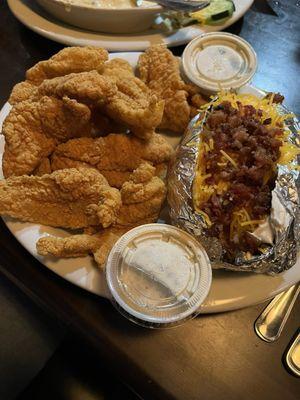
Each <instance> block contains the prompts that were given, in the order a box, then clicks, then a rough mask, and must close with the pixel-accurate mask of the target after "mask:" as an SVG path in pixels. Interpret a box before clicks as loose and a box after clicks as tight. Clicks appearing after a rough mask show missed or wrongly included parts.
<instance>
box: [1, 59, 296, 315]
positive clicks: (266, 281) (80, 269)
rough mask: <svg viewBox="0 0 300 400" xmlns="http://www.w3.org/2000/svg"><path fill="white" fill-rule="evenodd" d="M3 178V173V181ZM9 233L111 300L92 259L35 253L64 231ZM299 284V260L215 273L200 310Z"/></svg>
mask: <svg viewBox="0 0 300 400" xmlns="http://www.w3.org/2000/svg"><path fill="white" fill-rule="evenodd" d="M139 55H140V53H116V54H111V55H110V58H115V57H121V58H124V59H126V60H127V61H129V62H130V63H131V65H132V66H136V64H137V60H138V57H139ZM242 91H243V92H246V93H252V94H255V95H257V96H260V95H262V92H261V91H260V90H259V89H257V88H255V87H253V86H250V85H248V86H245V87H244V88H243V90H242ZM10 108H11V106H10V105H9V104H8V103H6V104H5V105H4V107H3V108H2V110H1V112H0V130H1V129H2V123H3V121H4V119H5V117H6V116H7V115H8V113H9V111H10ZM179 140H180V137H175V138H174V137H173V140H172V145H176V144H177V143H178V142H179ZM3 151H4V137H3V136H2V135H1V136H0V165H2V154H3ZM1 178H3V175H2V170H0V179H1ZM3 220H4V222H5V224H6V225H7V227H8V229H9V230H10V231H11V232H12V234H13V235H14V236H15V237H16V239H17V240H18V241H19V242H20V243H21V244H22V245H23V246H24V247H25V248H26V249H27V250H28V251H29V252H30V253H31V254H32V255H33V256H34V257H35V258H37V259H38V260H39V261H40V262H41V263H42V264H44V265H45V266H46V267H48V268H49V269H51V270H52V271H53V272H55V273H56V274H58V275H60V276H61V277H62V278H65V279H66V280H68V281H69V282H72V283H74V284H75V285H77V286H80V287H82V288H84V289H86V290H88V291H89V292H92V293H95V294H98V295H99V296H103V297H109V294H108V293H109V292H108V289H107V286H106V281H105V275H104V274H103V272H102V271H100V269H99V268H97V266H96V264H95V263H94V262H93V260H92V258H91V257H81V258H72V259H63V258H61V259H56V258H52V257H41V256H39V255H38V254H37V252H36V247H35V244H36V242H37V240H38V239H39V238H41V237H42V236H47V235H53V236H60V237H65V236H69V235H70V233H68V232H67V231H64V230H62V229H56V228H50V227H48V226H43V225H38V224H30V223H23V222H18V221H16V220H13V219H11V218H3ZM299 280H300V258H299V257H298V260H297V263H296V265H295V266H294V267H293V268H291V269H289V270H288V271H285V272H283V273H282V274H280V275H276V276H268V275H259V274H254V273H247V272H230V271H222V270H218V271H213V280H212V287H211V290H210V293H209V295H208V297H207V298H206V300H205V302H204V304H203V305H202V307H201V312H202V313H215V312H221V311H229V310H235V309H238V308H243V307H247V306H250V305H254V304H258V303H261V302H263V301H265V300H267V299H269V298H271V297H274V296H275V295H276V294H278V293H280V292H282V291H283V290H285V289H287V288H288V287H290V286H292V285H293V284H295V283H296V282H298V281H299Z"/></svg>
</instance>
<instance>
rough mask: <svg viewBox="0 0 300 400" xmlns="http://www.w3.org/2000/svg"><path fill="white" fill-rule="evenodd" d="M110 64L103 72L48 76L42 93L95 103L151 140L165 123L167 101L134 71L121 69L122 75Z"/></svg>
mask: <svg viewBox="0 0 300 400" xmlns="http://www.w3.org/2000/svg"><path fill="white" fill-rule="evenodd" d="M113 61H115V60H113ZM110 63H112V61H111V62H110ZM110 63H107V64H108V66H110V68H108V66H106V65H105V66H104V67H103V68H102V75H100V74H99V73H98V72H97V71H90V72H82V73H76V74H69V75H65V76H62V77H57V78H53V79H46V80H44V82H43V83H42V84H41V85H40V86H39V88H38V93H39V95H47V96H56V97H59V98H62V97H63V96H68V97H70V98H73V99H76V100H78V101H80V102H82V103H84V104H87V105H89V106H94V107H96V108H97V109H98V110H99V112H100V113H103V114H105V115H108V116H109V117H110V118H111V119H112V120H114V121H116V122H118V123H120V124H123V125H125V126H126V127H127V128H129V129H130V130H131V131H132V132H133V133H135V134H136V135H137V136H139V137H141V138H143V139H148V138H149V137H151V136H152V134H153V132H154V129H155V128H156V127H157V126H158V125H159V124H160V122H161V119H162V115H163V107H164V102H163V101H158V100H157V97H156V96H155V95H153V94H152V92H151V91H150V90H149V89H148V88H147V86H146V85H145V84H144V83H143V82H142V81H141V80H140V79H138V78H136V77H135V76H134V75H133V73H132V74H130V73H129V71H126V74H125V73H124V71H123V73H122V70H120V76H118V71H119V70H118V69H117V68H113V67H112V66H111V64H110ZM114 67H116V66H115V65H114ZM123 69H124V68H123Z"/></svg>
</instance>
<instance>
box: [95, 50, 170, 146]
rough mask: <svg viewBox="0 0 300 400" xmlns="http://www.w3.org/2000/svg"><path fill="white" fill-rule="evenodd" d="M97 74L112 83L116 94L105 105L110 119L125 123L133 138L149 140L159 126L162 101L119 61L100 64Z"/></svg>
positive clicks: (124, 63) (126, 64)
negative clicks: (99, 71) (116, 90)
mask: <svg viewBox="0 0 300 400" xmlns="http://www.w3.org/2000/svg"><path fill="white" fill-rule="evenodd" d="M101 74H102V75H103V76H106V77H109V78H110V79H112V80H114V82H115V83H116V85H117V88H118V92H117V94H116V95H115V96H114V97H113V99H112V100H111V101H110V102H109V103H108V104H107V106H106V111H107V113H108V115H109V116H110V117H111V118H115V119H117V120H118V121H119V122H123V123H124V122H125V123H126V124H127V125H128V127H129V128H130V129H131V131H132V132H133V133H135V134H136V136H138V137H140V138H142V139H149V138H150V137H151V136H152V134H153V132H154V130H155V128H156V127H157V126H158V125H159V124H160V123H161V120H162V116H163V110H164V101H163V100H158V99H157V97H156V96H155V95H153V93H152V91H151V90H150V89H149V88H148V87H147V85H146V84H145V83H144V82H142V81H141V80H140V79H138V78H137V77H136V76H135V75H134V70H133V68H132V67H131V65H130V64H129V63H128V62H127V61H126V60H122V59H120V58H115V59H113V60H111V61H108V62H107V63H105V64H103V67H102V70H101Z"/></svg>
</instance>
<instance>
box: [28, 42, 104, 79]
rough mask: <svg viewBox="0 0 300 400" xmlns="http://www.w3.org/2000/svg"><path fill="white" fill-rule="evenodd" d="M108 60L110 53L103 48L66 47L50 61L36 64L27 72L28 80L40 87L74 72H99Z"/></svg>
mask: <svg viewBox="0 0 300 400" xmlns="http://www.w3.org/2000/svg"><path fill="white" fill-rule="evenodd" d="M107 59H108V52H107V51H106V50H105V49H103V48H97V47H92V46H86V47H66V48H64V49H62V50H61V51H59V52H58V53H57V54H54V56H52V57H51V58H49V60H45V61H40V62H38V63H37V64H35V65H34V66H33V67H32V68H30V69H29V70H28V71H27V72H26V79H27V80H28V81H30V82H32V83H33V84H35V85H39V84H40V83H41V82H43V81H44V80H45V79H51V78H55V77H57V76H64V75H67V74H70V73H72V72H85V71H92V70H96V71H98V70H100V69H101V67H102V64H103V63H104V62H105V61H107Z"/></svg>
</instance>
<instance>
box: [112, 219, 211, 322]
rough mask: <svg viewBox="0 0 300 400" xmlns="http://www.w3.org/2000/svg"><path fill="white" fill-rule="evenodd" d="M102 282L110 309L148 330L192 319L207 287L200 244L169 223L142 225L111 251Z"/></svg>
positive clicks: (207, 264)
mask: <svg viewBox="0 0 300 400" xmlns="http://www.w3.org/2000/svg"><path fill="white" fill-rule="evenodd" d="M106 278H107V283H108V287H109V290H110V293H111V296H112V302H113V304H114V306H115V307H116V308H117V309H118V310H119V311H120V312H121V313H122V314H123V315H124V316H126V317H127V318H128V319H130V320H131V321H133V322H135V323H137V324H140V325H142V326H146V327H150V328H166V327H172V326H175V325H179V324H181V323H183V322H184V321H186V320H188V319H190V318H192V317H194V316H196V315H197V314H198V313H199V308H200V306H201V304H202V303H203V301H204V300H205V298H206V296H207V295H208V292H209V290H210V286H211V279H212V270H211V264H210V261H209V259H208V256H207V254H206V252H205V250H204V249H203V247H202V246H201V244H200V243H199V242H198V241H197V240H196V239H195V238H194V237H193V236H191V235H189V234H188V233H186V232H184V231H182V230H180V229H178V228H176V227H174V226H170V225H165V224H158V223H157V224H147V225H141V226H138V227H137V228H134V229H132V230H131V231H129V232H127V233H125V235H123V236H122V237H121V238H120V239H119V240H118V241H117V243H116V244H115V245H114V247H113V248H112V250H111V252H110V254H109V257H108V260H107V264H106Z"/></svg>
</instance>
